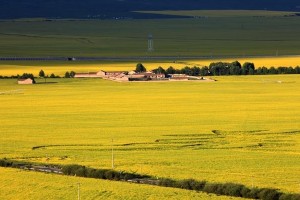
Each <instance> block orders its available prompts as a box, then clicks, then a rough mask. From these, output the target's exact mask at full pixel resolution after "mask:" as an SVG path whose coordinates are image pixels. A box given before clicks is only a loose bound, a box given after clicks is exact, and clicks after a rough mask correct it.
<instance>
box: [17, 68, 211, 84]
mask: <svg viewBox="0 0 300 200" xmlns="http://www.w3.org/2000/svg"><path fill="white" fill-rule="evenodd" d="M74 78H102V79H107V80H112V81H120V82H126V81H188V80H211V79H206V78H204V77H197V76H189V75H185V74H167V75H166V74H164V73H155V72H153V71H150V72H139V73H137V72H135V71H130V72H127V71H103V70H101V71H99V72H88V73H76V74H75V76H74ZM33 83H35V82H34V80H33V79H31V78H27V79H19V80H18V84H21V85H27V84H33Z"/></svg>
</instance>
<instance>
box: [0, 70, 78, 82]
mask: <svg viewBox="0 0 300 200" xmlns="http://www.w3.org/2000/svg"><path fill="white" fill-rule="evenodd" d="M75 75H76V73H75V72H74V71H70V72H69V71H67V72H66V73H65V75H64V76H58V75H55V74H54V73H51V74H50V75H47V74H46V73H45V72H44V70H41V71H40V72H39V75H38V77H40V78H44V79H47V78H74V77H75ZM9 78H12V79H27V78H30V79H32V80H34V79H35V78H37V77H36V76H34V75H33V74H32V73H23V74H22V75H19V74H17V75H12V76H1V75H0V79H9Z"/></svg>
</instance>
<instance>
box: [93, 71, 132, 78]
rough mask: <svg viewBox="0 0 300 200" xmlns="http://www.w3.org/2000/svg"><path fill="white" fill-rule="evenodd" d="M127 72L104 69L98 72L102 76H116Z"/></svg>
mask: <svg viewBox="0 0 300 200" xmlns="http://www.w3.org/2000/svg"><path fill="white" fill-rule="evenodd" d="M126 73H127V72H125V71H103V70H101V71H100V72H98V74H99V75H100V76H102V77H116V76H119V75H121V74H124V75H125V74H126Z"/></svg>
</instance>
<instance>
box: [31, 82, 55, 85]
mask: <svg viewBox="0 0 300 200" xmlns="http://www.w3.org/2000/svg"><path fill="white" fill-rule="evenodd" d="M56 83H58V82H40V83H35V84H37V85H44V84H45V85H46V84H56Z"/></svg>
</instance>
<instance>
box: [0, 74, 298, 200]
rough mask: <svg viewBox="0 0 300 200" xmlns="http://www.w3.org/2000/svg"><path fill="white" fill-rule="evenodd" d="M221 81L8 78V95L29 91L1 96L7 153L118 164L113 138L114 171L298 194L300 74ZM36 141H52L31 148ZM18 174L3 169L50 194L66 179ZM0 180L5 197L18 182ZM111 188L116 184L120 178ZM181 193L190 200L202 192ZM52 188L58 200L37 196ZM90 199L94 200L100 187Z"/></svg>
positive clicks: (1, 87)
mask: <svg viewBox="0 0 300 200" xmlns="http://www.w3.org/2000/svg"><path fill="white" fill-rule="evenodd" d="M217 80H218V81H217V82H214V83H201V82H180V83H179V82H178V83H177V82H163V83H155V82H154V83H116V82H110V81H104V80H100V79H90V80H89V79H80V80H77V79H53V80H48V81H49V82H50V81H57V83H54V84H36V85H29V86H20V85H17V84H16V80H0V92H3V91H11V90H23V93H24V94H15V95H14V94H9V95H8V94H7V95H0V99H1V104H0V109H1V111H2V112H1V113H2V115H1V116H0V121H1V124H0V130H1V140H0V156H1V157H7V158H13V159H18V160H27V161H34V162H42V163H59V164H70V163H76V164H82V165H86V166H90V167H95V168H110V167H111V146H112V143H111V140H112V139H113V140H114V143H113V144H114V149H115V166H116V170H125V171H129V172H137V173H141V174H149V175H152V176H158V177H170V178H174V179H185V178H194V179H197V180H207V181H210V182H222V183H223V182H234V183H242V184H245V185H247V186H249V187H252V186H257V187H272V188H278V189H280V190H281V191H284V192H292V193H297V192H299V178H298V177H299V176H300V171H299V164H300V159H299V150H300V143H299V141H300V138H299V133H300V124H299V120H300V109H299V101H300V95H299V94H300V93H299V92H298V91H299V84H300V82H299V75H287V76H280V75H278V76H247V77H245V76H232V77H217ZM38 82H43V80H38ZM213 130H217V131H214V132H212V131H213ZM36 146H45V147H43V148H39V149H35V150H32V147H36ZM2 171H3V170H2ZM20 173H21V174H22V176H12V175H11V174H14V171H12V170H8V171H5V170H4V173H3V174H4V176H5V180H6V179H9V178H10V177H11V176H12V177H14V178H10V180H11V181H12V180H15V181H16V187H18V185H19V184H18V181H21V182H22V181H23V182H24V180H23V179H22V177H23V176H28V178H29V180H31V179H32V180H34V181H35V179H39V180H40V181H41V182H42V183H43V184H46V186H45V187H46V189H47V188H49V190H50V191H53V190H63V189H58V188H56V189H54V188H53V187H54V183H55V182H56V181H58V180H61V177H60V176H58V177H56V176H51V177H53V179H52V178H51V180H50V182H49V183H48V180H47V179H43V178H39V177H43V176H48V175H41V174H39V175H36V174H34V173H27V172H20ZM24 173H25V174H24ZM2 176H3V175H2V173H1V177H2ZM21 179H22V180H21ZM67 179H71V178H63V180H61V182H60V184H63V182H65V181H67ZM42 180H44V181H45V182H43V181H42ZM36 181H38V180H36ZM72 181H73V182H75V181H77V180H75V179H72ZM86 181H87V182H89V181H88V180H86ZM93 181H94V180H91V182H93ZM23 182H22V183H23ZM99 182H101V181H99ZM101 183H102V182H101ZM1 184H2V185H0V191H1V192H0V193H1V194H4V195H5V194H7V193H3V191H5V190H6V189H7V188H10V187H9V186H7V185H4V186H3V184H4V183H1ZM24 184H26V183H24ZM87 184H89V186H87V187H88V188H89V190H92V191H95V190H96V188H95V187H94V186H93V184H92V183H87ZM104 185H107V187H112V188H111V190H114V191H115V190H117V189H118V187H121V186H122V183H116V186H115V185H114V184H113V183H108V182H105V184H104ZM61 187H68V186H61ZM123 187H126V186H123ZM132 187H134V188H135V189H133V191H132V194H130V195H133V197H132V198H133V199H139V196H136V195H138V194H136V193H137V192H138V188H139V189H140V187H147V186H132ZM26 188H27V187H20V188H19V189H17V190H18V191H21V192H22V191H25V190H26V191H27V190H28V188H27V189H26ZM59 188H60V187H59ZM11 190H14V187H12V189H11ZM142 190H144V189H142ZM153 190H156V189H153ZM157 190H159V191H161V192H162V194H161V195H165V196H164V197H166V196H169V195H170V197H173V198H177V195H176V193H175V192H174V191H175V190H174V191H173V190H169V189H168V190H167V191H165V192H164V190H163V189H160V188H159V189H157ZM26 191H25V192H26ZM38 191H40V189H38ZM146 191H148V189H145V191H143V192H146ZM169 192H170V193H171V194H170V193H169ZM96 193H97V192H95V193H93V195H94V194H95V195H96ZM179 193H180V194H182V196H181V197H182V198H186V199H189V198H190V195H198V194H197V193H189V192H181V191H180V192H179ZM45 194H47V195H50V196H49V198H51V197H52V196H51V194H49V193H48V190H47V191H45V190H41V192H39V193H34V197H37V198H41V196H43V195H45ZM60 194H62V195H69V194H66V193H64V192H61V193H60ZM16 195H17V194H16ZM114 195H116V196H112V198H114V197H118V198H120V199H121V198H123V197H124V198H129V196H126V195H127V194H123V193H122V194H121V193H120V196H118V194H114ZM123 195H125V196H123ZM199 195H200V194H199ZM9 197H11V199H14V198H18V196H14V195H11V196H9ZM181 197H180V198H181ZM153 198H154V199H156V197H153ZM195 198H196V196H195ZM214 198H216V197H214ZM53 199H55V196H53ZM87 199H93V196H92V194H91V196H87Z"/></svg>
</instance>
